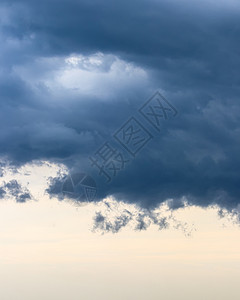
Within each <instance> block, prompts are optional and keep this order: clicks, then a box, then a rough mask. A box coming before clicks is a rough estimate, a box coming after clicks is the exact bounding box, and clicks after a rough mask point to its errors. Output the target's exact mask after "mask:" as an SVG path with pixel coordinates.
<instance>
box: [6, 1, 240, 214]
mask: <svg viewBox="0 0 240 300" xmlns="http://www.w3.org/2000/svg"><path fill="white" fill-rule="evenodd" d="M0 14H1V16H2V21H1V37H0V39H1V44H2V47H1V50H0V62H1V67H0V101H1V102H0V116H1V118H0V153H1V155H2V156H4V157H6V156H7V157H8V159H9V160H10V161H11V162H12V163H13V164H15V165H21V164H24V163H26V162H29V161H32V160H34V159H37V160H41V159H44V160H49V161H54V162H55V161H57V162H62V163H64V164H65V165H67V166H68V167H69V169H72V170H76V171H78V169H80V171H82V170H83V169H84V170H86V172H90V173H91V172H92V170H93V169H92V168H90V166H89V161H88V157H89V154H91V153H94V151H96V150H97V149H98V147H99V146H100V145H101V144H102V143H103V142H104V141H105V140H109V139H111V138H112V134H113V133H114V132H115V131H116V130H117V129H118V128H119V127H120V126H121V124H123V123H124V122H125V121H126V120H127V119H128V118H129V117H131V116H132V115H133V114H135V112H136V111H137V109H138V108H139V107H140V106H141V104H142V103H143V102H144V101H146V99H147V98H148V97H149V96H151V94H152V93H153V91H155V89H156V88H160V89H161V90H162V91H163V93H164V96H165V97H166V98H167V99H168V100H169V101H170V102H171V103H172V104H173V105H174V106H175V107H176V108H177V110H178V112H179V113H178V115H177V117H176V118H173V119H171V120H168V121H166V122H165V121H163V122H161V132H160V133H159V134H158V133H157V132H155V131H154V129H152V130H153V131H154V134H155V137H154V139H153V140H152V141H151V143H150V144H149V145H147V146H146V147H145V148H144V149H143V150H142V152H140V153H139V155H138V156H137V158H136V159H135V160H134V161H132V162H131V164H129V165H128V166H127V167H126V169H125V170H124V171H122V172H121V173H119V174H118V176H117V177H116V178H115V179H114V180H113V181H112V182H111V184H109V185H107V184H105V183H104V181H103V180H102V179H103V178H102V179H100V181H99V184H100V188H99V197H100V198H101V197H104V196H107V195H109V194H112V195H115V196H116V197H117V198H118V199H123V200H125V201H129V202H134V203H135V202H137V203H141V205H142V206H145V207H151V206H156V205H158V204H159V203H161V202H163V201H164V200H166V199H169V198H173V199H175V200H174V202H173V204H172V207H173V208H174V207H178V206H179V205H180V204H179V203H181V199H182V198H183V197H186V198H187V199H188V201H189V203H194V204H197V205H200V206H207V205H209V204H218V205H220V206H222V207H228V208H230V209H231V208H234V207H236V206H237V205H238V204H239V201H240V200H239V197H240V190H239V180H240V175H239V168H240V159H239V150H240V144H239V137H240V118H239V115H240V105H239V99H238V97H239V76H238V75H239V67H240V58H239V57H240V56H239V49H240V44H239V43H240V42H239V38H238V37H239V33H240V32H239V31H240V25H239V15H240V10H239V5H236V7H235V9H233V8H232V7H231V4H227V3H226V4H223V3H221V4H216V5H209V4H207V3H206V2H204V3H203V5H202V7H200V6H196V7H193V5H191V4H190V3H188V2H187V1H186V2H183V3H181V5H180V3H177V1H170V2H167V1H160V2H159V1H146V0H141V1H122V2H119V3H113V2H110V1H97V0H96V1H93V2H91V3H90V2H89V1H73V0H71V1H58V2H56V1H53V0H52V1H41V2H37V1H21V3H19V2H17V1H8V2H5V1H3V2H2V4H1V10H0ZM95 53H103V54H102V58H101V62H100V66H99V65H98V62H90V63H89V57H94V54H95ZM80 54H81V55H82V56H83V57H85V58H84V59H85V60H84V61H81V63H79V64H80V65H79V64H78V65H77V66H76V69H74V67H73V66H71V68H72V69H71V70H72V71H71V72H70V75H69V74H68V73H66V72H65V71H66V70H68V67H67V63H66V62H65V59H66V58H67V57H68V58H69V57H71V56H76V57H77V56H78V55H80ZM95 59H97V56H95ZM119 61H120V63H119ZM79 69H80V70H82V73H77V71H76V70H79ZM74 70H75V71H74ZM83 70H85V71H86V70H87V71H89V73H88V72H85V73H84V72H83ZM129 70H130V71H129ZM91 72H92V73H94V74H95V75H94V77H88V76H90V75H89V74H90V73H91ZM129 74H130V75H129ZM77 76H79V89H78V87H77V84H76V83H75V84H73V83H72V82H73V81H74V80H76V77H77ZM124 76H126V79H125V80H124ZM69 82H70V83H69ZM89 82H90V86H88V83H89ZM98 91H99V93H98ZM105 91H106V92H105ZM95 176H96V172H95ZM55 182H57V180H55ZM53 190H54V189H53V188H52V189H51V188H50V189H49V191H53ZM54 191H55V192H56V190H54Z"/></svg>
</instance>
